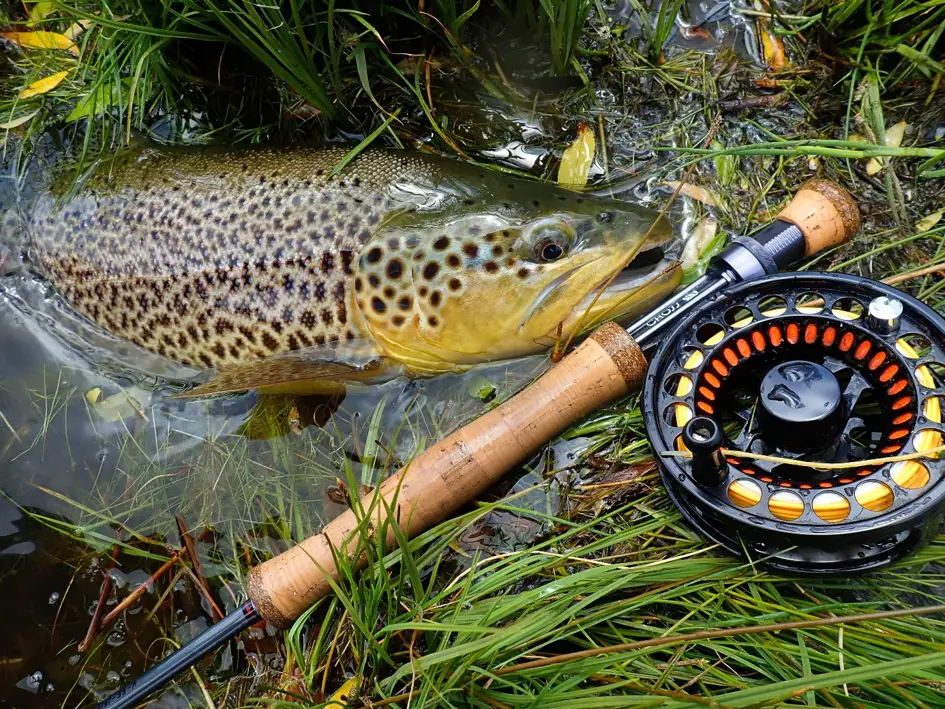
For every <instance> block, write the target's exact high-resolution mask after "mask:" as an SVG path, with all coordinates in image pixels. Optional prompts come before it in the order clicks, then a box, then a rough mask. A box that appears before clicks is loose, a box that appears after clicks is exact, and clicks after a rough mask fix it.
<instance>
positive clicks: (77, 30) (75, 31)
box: [63, 17, 119, 42]
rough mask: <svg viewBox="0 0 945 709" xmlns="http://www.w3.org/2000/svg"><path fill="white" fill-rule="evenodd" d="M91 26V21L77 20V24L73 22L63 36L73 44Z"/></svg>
mask: <svg viewBox="0 0 945 709" xmlns="http://www.w3.org/2000/svg"><path fill="white" fill-rule="evenodd" d="M115 19H116V20H117V19H119V18H117V17H116V18H115ZM91 24H92V20H79V21H77V22H73V23H72V24H71V25H69V27H68V29H66V31H65V32H63V34H64V35H65V36H66V37H68V38H69V39H71V40H72V41H73V42H75V41H76V40H77V39H78V38H79V37H81V36H82V33H83V32H85V31H86V30H87V29H88V28H89V26H90V25H91Z"/></svg>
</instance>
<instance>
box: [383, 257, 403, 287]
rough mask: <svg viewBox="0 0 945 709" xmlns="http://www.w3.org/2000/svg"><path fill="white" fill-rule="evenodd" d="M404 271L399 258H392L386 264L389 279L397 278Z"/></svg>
mask: <svg viewBox="0 0 945 709" xmlns="http://www.w3.org/2000/svg"><path fill="white" fill-rule="evenodd" d="M403 272H404V264H403V263H401V261H400V259H396V258H395V259H392V260H391V261H390V262H389V263H388V264H387V277H388V278H390V279H391V280H395V281H396V280H397V279H398V278H400V276H401V274H403Z"/></svg>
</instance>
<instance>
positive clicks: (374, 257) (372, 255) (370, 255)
mask: <svg viewBox="0 0 945 709" xmlns="http://www.w3.org/2000/svg"><path fill="white" fill-rule="evenodd" d="M383 255H384V252H383V251H381V249H380V247H379V246H375V247H374V248H373V249H371V250H370V251H368V252H367V261H368V263H377V262H378V261H380V260H381V256H383Z"/></svg>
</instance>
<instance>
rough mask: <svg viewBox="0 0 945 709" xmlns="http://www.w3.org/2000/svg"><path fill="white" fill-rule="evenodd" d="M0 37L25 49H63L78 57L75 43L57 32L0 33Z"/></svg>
mask: <svg viewBox="0 0 945 709" xmlns="http://www.w3.org/2000/svg"><path fill="white" fill-rule="evenodd" d="M0 37H3V38H4V39H7V40H9V41H11V42H13V43H14V44H16V45H18V46H20V47H23V48H26V49H63V50H65V51H67V52H71V53H72V54H74V55H76V56H79V48H78V47H76V46H75V42H73V41H72V40H71V39H69V38H68V37H66V36H65V35H64V34H59V33H58V32H45V31H42V30H39V31H36V32H0Z"/></svg>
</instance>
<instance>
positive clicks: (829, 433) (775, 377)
mask: <svg viewBox="0 0 945 709" xmlns="http://www.w3.org/2000/svg"><path fill="white" fill-rule="evenodd" d="M759 394H760V396H759V397H758V411H757V415H758V425H759V427H760V428H761V431H762V432H763V434H764V436H765V439H766V440H768V441H770V442H772V443H774V444H775V445H776V446H778V447H779V448H782V449H784V450H787V451H791V452H793V453H807V452H809V451H814V450H821V449H823V448H824V447H825V446H827V445H828V444H829V443H830V442H831V441H832V440H834V439H836V438H837V436H839V435H840V432H841V431H842V430H843V425H844V423H845V421H844V411H843V405H842V404H843V398H842V391H841V389H840V383H839V382H838V381H837V378H836V377H835V376H834V375H833V373H832V372H831V371H830V370H829V369H827V368H826V367H824V366H822V365H820V364H816V363H814V362H807V361H804V360H792V361H789V362H783V363H781V364H778V365H776V366H774V367H772V368H771V369H770V370H768V373H767V374H765V376H764V378H763V379H762V380H761V388H760V391H759Z"/></svg>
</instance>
